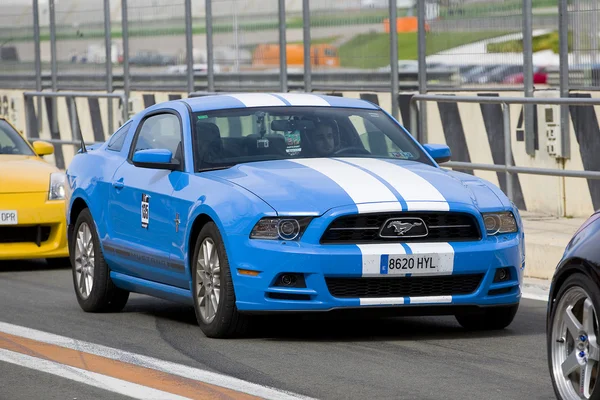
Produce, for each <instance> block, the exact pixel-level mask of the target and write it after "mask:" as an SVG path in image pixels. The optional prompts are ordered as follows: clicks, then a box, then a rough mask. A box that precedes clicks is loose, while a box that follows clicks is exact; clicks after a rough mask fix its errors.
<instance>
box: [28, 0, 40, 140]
mask: <svg viewBox="0 0 600 400" xmlns="http://www.w3.org/2000/svg"><path fill="white" fill-rule="evenodd" d="M33 41H34V53H35V55H34V57H35V90H37V91H38V92H40V91H41V90H42V54H41V48H40V47H41V45H40V8H39V4H38V0H33ZM37 109H38V113H39V114H40V115H41V114H42V99H41V98H38V99H37ZM37 129H38V133H39V132H41V130H42V119H41V118H40V119H39V120H38V124H37ZM27 134H28V135H30V134H31V132H27Z"/></svg>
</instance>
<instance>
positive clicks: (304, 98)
mask: <svg viewBox="0 0 600 400" xmlns="http://www.w3.org/2000/svg"><path fill="white" fill-rule="evenodd" d="M277 96H279V97H281V98H282V99H285V100H286V101H287V102H289V103H290V104H291V105H293V106H328V107H331V104H329V103H328V102H327V101H326V100H325V99H323V98H322V97H319V96H315V95H314V94H305V93H278V94H277Z"/></svg>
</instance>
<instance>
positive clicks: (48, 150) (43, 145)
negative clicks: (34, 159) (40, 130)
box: [31, 140, 54, 156]
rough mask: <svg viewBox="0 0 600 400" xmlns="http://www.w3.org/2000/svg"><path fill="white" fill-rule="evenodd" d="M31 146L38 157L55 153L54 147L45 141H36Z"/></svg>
mask: <svg viewBox="0 0 600 400" xmlns="http://www.w3.org/2000/svg"><path fill="white" fill-rule="evenodd" d="M31 145H32V146H33V150H34V151H35V153H36V154H37V155H38V156H46V155H50V154H53V153H54V146H53V145H52V144H51V143H48V142H44V141H43V140H36V141H35V142H33V143H32V144H31Z"/></svg>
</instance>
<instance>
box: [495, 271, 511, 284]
mask: <svg viewBox="0 0 600 400" xmlns="http://www.w3.org/2000/svg"><path fill="white" fill-rule="evenodd" d="M508 280H510V270H509V269H508V268H499V269H497V270H496V274H495V275H494V282H505V281H508Z"/></svg>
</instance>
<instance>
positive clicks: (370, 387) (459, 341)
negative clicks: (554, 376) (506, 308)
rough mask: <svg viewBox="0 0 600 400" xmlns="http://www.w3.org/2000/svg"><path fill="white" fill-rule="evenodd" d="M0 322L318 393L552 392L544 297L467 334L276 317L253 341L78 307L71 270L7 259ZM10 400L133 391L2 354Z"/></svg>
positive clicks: (414, 324)
mask: <svg viewBox="0 0 600 400" xmlns="http://www.w3.org/2000/svg"><path fill="white" fill-rule="evenodd" d="M0 304H1V309H0V323H2V322H3V323H9V324H14V325H19V326H24V327H27V328H32V329H36V330H40V331H44V332H48V333H51V334H56V335H61V336H66V337H69V338H74V339H77V340H82V341H86V342H91V343H95V344H98V345H104V346H109V347H112V348H117V349H121V350H126V351H129V352H134V353H138V354H142V355H146V356H150V357H154V358H158V359H161V360H165V361H170V362H175V363H178V364H182V365H186V366H190V367H194V368H200V369H204V370H208V371H212V372H218V373H221V374H225V375H230V376H233V377H236V378H240V379H244V380H247V381H250V382H253V383H258V384H261V385H266V386H271V387H276V388H279V389H283V390H287V391H291V392H294V393H298V394H301V395H306V396H311V397H315V398H320V399H365V398H377V399H439V398H444V399H465V398H486V399H490V400H491V399H502V400H505V399H524V398H527V399H554V398H555V397H554V394H553V391H552V386H551V383H550V377H549V374H548V368H547V361H546V349H545V327H544V321H545V311H546V303H545V302H542V301H536V300H527V299H524V300H523V301H522V303H521V308H520V309H519V312H518V314H517V317H516V319H515V322H514V323H513V324H512V325H511V326H510V327H509V328H508V329H506V330H504V331H501V332H494V333H468V332H465V331H464V330H463V329H462V328H461V327H460V326H459V325H458V323H456V322H455V320H454V318H452V317H418V318H416V317H405V318H396V319H380V320H372V321H366V320H339V319H338V320H328V319H326V318H322V317H321V318H316V317H313V318H309V319H304V320H294V319H290V318H280V317H277V318H272V319H270V321H269V322H268V323H267V324H266V325H265V326H263V327H262V328H261V329H259V330H258V331H257V332H255V333H254V334H253V335H252V336H251V337H250V338H245V339H235V340H214V339H208V338H206V337H204V335H203V334H202V332H201V331H200V329H199V327H198V326H197V323H196V320H195V315H194V311H193V309H192V308H189V307H186V306H180V305H178V304H174V303H169V302H167V301H162V300H158V299H153V298H150V297H146V296H141V295H132V296H131V297H130V300H129V303H128V305H127V306H126V308H125V309H124V310H123V311H122V312H121V313H116V314H87V313H84V312H83V311H82V310H81V309H80V308H79V306H78V304H77V301H76V299H75V294H74V292H73V286H72V281H71V271H70V269H68V267H66V266H65V268H59V269H50V268H49V267H48V266H47V265H46V264H45V263H44V262H43V261H40V262H30V261H22V262H10V263H7V262H0ZM0 377H2V378H0V390H1V392H2V395H3V396H4V397H2V398H3V399H7V400H9V399H21V398H62V399H64V398H69V399H74V398H77V399H87V398H115V399H116V398H118V399H120V398H127V397H122V396H118V395H117V394H116V393H111V392H108V391H102V389H100V388H94V387H91V386H87V385H85V384H82V383H78V382H75V381H71V380H68V379H64V378H60V377H57V376H54V375H50V374H46V373H44V372H38V371H35V370H32V369H28V368H23V367H18V366H16V365H14V364H9V363H6V362H3V361H0Z"/></svg>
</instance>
